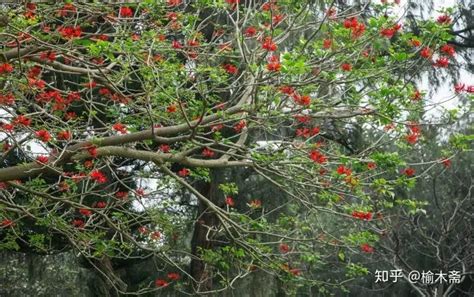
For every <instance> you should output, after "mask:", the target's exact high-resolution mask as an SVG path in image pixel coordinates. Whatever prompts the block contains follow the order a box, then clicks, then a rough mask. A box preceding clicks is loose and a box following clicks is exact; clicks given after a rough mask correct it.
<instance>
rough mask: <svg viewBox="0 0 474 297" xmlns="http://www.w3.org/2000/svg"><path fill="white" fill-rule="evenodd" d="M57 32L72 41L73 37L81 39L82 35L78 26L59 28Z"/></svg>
mask: <svg viewBox="0 0 474 297" xmlns="http://www.w3.org/2000/svg"><path fill="white" fill-rule="evenodd" d="M58 32H59V33H60V34H61V36H62V37H63V38H65V39H72V38H75V37H81V35H82V30H81V27H80V26H75V27H72V26H68V27H60V28H59V29H58Z"/></svg>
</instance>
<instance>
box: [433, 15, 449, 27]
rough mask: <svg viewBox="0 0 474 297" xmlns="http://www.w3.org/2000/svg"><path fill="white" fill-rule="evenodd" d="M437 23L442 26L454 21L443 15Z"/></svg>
mask: <svg viewBox="0 0 474 297" xmlns="http://www.w3.org/2000/svg"><path fill="white" fill-rule="evenodd" d="M436 21H437V22H438V23H439V24H442V25H449V24H451V21H452V20H451V17H450V16H449V15H446V14H443V15H440V16H439V17H438V19H437V20H436Z"/></svg>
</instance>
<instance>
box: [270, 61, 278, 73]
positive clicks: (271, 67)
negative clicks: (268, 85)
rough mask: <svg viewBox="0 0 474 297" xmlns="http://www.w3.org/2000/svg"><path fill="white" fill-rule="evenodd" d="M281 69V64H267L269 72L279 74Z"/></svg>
mask: <svg viewBox="0 0 474 297" xmlns="http://www.w3.org/2000/svg"><path fill="white" fill-rule="evenodd" d="M280 69H281V64H280V62H270V63H268V64H267V70H268V71H272V72H278V71H280Z"/></svg>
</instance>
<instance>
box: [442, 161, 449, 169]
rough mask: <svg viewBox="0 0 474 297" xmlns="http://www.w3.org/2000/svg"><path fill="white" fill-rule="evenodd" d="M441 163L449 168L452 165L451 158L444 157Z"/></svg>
mask: <svg viewBox="0 0 474 297" xmlns="http://www.w3.org/2000/svg"><path fill="white" fill-rule="evenodd" d="M441 164H443V165H444V167H446V168H448V167H450V166H451V160H450V159H443V160H441Z"/></svg>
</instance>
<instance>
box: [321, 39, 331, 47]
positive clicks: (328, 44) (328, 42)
mask: <svg viewBox="0 0 474 297" xmlns="http://www.w3.org/2000/svg"><path fill="white" fill-rule="evenodd" d="M331 46H332V40H331V39H324V41H323V48H325V49H329V48H331Z"/></svg>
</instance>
